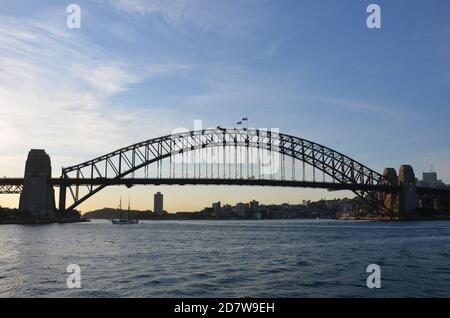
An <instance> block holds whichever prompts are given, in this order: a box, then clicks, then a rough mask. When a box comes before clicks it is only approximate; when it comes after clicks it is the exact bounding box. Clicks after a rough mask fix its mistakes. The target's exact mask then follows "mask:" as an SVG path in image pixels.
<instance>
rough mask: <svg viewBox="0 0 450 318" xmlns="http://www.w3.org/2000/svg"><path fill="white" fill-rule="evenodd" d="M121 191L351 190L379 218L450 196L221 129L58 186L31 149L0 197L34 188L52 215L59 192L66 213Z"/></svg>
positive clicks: (289, 141) (114, 158)
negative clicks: (109, 190) (108, 191)
mask: <svg viewBox="0 0 450 318" xmlns="http://www.w3.org/2000/svg"><path fill="white" fill-rule="evenodd" d="M47 161H48V162H47ZM114 185H125V186H128V187H131V186H134V185H230V186H238V185H239V186H273V187H302V188H322V189H328V190H350V191H353V192H354V193H355V194H356V195H357V196H359V197H361V198H363V199H364V200H366V201H367V203H368V204H369V205H370V206H371V207H372V208H373V209H374V210H375V211H377V212H378V213H393V212H394V211H395V210H405V211H406V210H411V209H413V208H415V207H417V206H418V203H417V202H414V201H417V200H418V199H417V198H418V197H417V196H418V195H425V196H427V195H439V196H449V197H450V189H436V188H425V187H416V185H415V177H414V172H413V171H412V168H411V167H410V166H402V167H401V168H400V170H399V174H398V176H397V173H396V171H395V170H394V169H392V168H387V169H385V171H384V173H383V174H381V173H378V172H376V171H374V170H372V169H370V168H369V167H367V166H365V165H363V164H361V163H360V162H358V161H356V160H354V159H352V158H350V157H348V156H346V155H344V154H342V153H340V152H338V151H335V150H333V149H331V148H328V147H326V146H323V145H320V144H318V143H315V142H312V141H309V140H305V139H303V138H299V137H295V136H291V135H287V134H282V133H278V132H273V131H268V130H259V129H246V128H239V129H237V128H236V129H224V128H220V127H218V128H215V129H203V130H198V131H188V132H182V133H176V134H171V135H166V136H162V137H158V138H153V139H150V140H147V141H144V142H140V143H137V144H133V145H130V146H128V147H124V148H121V149H118V150H116V151H113V152H111V153H108V154H106V155H103V156H100V157H98V158H95V159H93V160H89V161H86V162H83V163H81V164H78V165H74V166H71V167H67V168H63V169H62V174H61V177H60V178H57V179H55V178H52V177H51V168H50V158H49V157H48V156H47V155H46V154H45V152H44V151H43V150H41V151H39V150H32V151H30V154H29V157H28V160H27V167H26V171H25V177H24V178H3V179H0V193H27V189H29V190H28V192H30V193H31V194H30V195H24V196H26V197H27V199H24V201H27V202H28V206H30V204H31V207H32V206H34V205H35V206H36V208H39V209H44V210H45V209H46V208H50V209H51V208H52V206H51V204H49V202H48V201H51V200H52V199H51V198H52V196H54V195H53V187H59V211H60V212H61V211H66V210H73V209H75V208H76V207H77V206H79V205H80V204H81V203H83V202H84V201H86V200H87V199H89V198H90V197H92V196H93V195H94V194H96V193H98V192H99V191H101V190H102V189H104V188H105V187H108V186H114ZM46 186H47V187H48V189H47V190H46V192H45V193H46V196H47V199H46V200H44V201H46V202H44V203H43V202H39V203H38V202H34V201H38V200H39V198H38V197H37V196H38V192H39V190H38V189H41V190H42V188H45V187H46ZM33 188H34V190H32V189H33ZM33 191H34V192H35V194H36V195H35V194H33V193H34V192H33ZM32 192H33V193H32ZM41 192H42V191H41ZM41 196H42V193H41ZM53 201H54V199H53ZM21 202H22V198H21ZM33 202H34V203H36V204H34V203H33ZM33 204H34V205H33ZM42 204H44V206H43V205H42ZM25 205H26V204H25V203H24V206H25ZM53 205H54V203H53ZM67 205H68V207H67Z"/></svg>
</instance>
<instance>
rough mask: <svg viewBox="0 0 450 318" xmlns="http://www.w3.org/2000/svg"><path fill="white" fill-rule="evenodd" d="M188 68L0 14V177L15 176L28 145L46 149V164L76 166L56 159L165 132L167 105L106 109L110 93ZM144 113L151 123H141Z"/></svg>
mask: <svg viewBox="0 0 450 318" xmlns="http://www.w3.org/2000/svg"><path fill="white" fill-rule="evenodd" d="M189 67H190V66H189V65H181V64H170V63H169V64H156V65H150V66H147V67H138V66H137V65H133V64H130V63H127V62H124V61H123V60H121V59H120V58H117V57H114V56H111V55H110V54H108V53H106V52H104V51H103V50H102V48H101V47H99V46H97V45H95V44H94V43H92V42H91V41H90V40H89V39H87V38H85V37H83V36H81V35H78V34H76V33H74V32H71V31H70V30H68V29H66V28H65V25H64V24H62V25H61V24H57V23H56V22H55V23H52V22H51V21H41V20H32V19H16V18H11V17H5V16H0V69H1V72H0V149H2V150H1V151H2V156H0V174H8V175H11V174H19V173H22V169H23V164H24V162H23V159H24V157H25V156H26V152H27V151H28V149H30V148H38V147H41V148H46V149H47V150H48V151H49V152H53V155H54V156H53V158H54V165H55V166H61V165H63V164H64V165H68V164H71V163H76V162H63V157H64V156H69V155H70V156H71V157H72V160H77V157H80V158H83V159H88V158H86V156H89V155H91V154H101V153H102V152H105V151H110V150H113V149H114V148H115V147H117V146H120V145H125V143H129V142H133V141H137V139H138V138H147V137H150V136H152V135H154V134H156V133H160V132H161V131H164V130H168V129H172V127H173V126H172V125H171V124H170V122H172V118H173V116H172V114H170V110H161V108H159V109H147V110H140V111H130V110H127V109H126V107H114V108H113V107H110V106H109V102H110V98H111V97H113V96H116V95H118V94H120V93H121V92H124V91H126V90H127V89H129V88H130V87H131V86H132V85H133V84H136V83H139V82H141V81H143V80H145V79H148V78H150V77H153V76H162V75H166V74H172V73H175V72H179V71H180V70H187V69H189ZM116 106H117V105H116ZM119 106H120V105H119ZM122 106H126V105H122ZM149 118H158V120H157V121H153V124H152V126H151V127H148V125H147V121H148V119H149ZM141 127H146V130H145V131H142V128H141ZM144 134H145V137H144ZM8 158H9V159H8ZM11 158H20V160H11Z"/></svg>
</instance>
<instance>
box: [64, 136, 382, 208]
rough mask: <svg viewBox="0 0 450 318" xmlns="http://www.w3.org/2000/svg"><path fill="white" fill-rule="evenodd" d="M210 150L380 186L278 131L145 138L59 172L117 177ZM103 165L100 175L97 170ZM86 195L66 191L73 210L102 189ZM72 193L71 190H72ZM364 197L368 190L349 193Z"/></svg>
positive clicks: (347, 163)
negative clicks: (264, 155)
mask: <svg viewBox="0 0 450 318" xmlns="http://www.w3.org/2000/svg"><path fill="white" fill-rule="evenodd" d="M211 147H250V148H258V149H263V150H269V151H273V152H277V153H280V154H284V155H287V156H290V157H293V158H294V159H296V160H300V161H302V162H305V163H306V164H309V165H310V166H312V167H313V168H314V169H318V170H320V171H322V172H323V173H324V174H326V175H328V176H330V177H331V178H332V179H333V180H334V181H336V182H340V183H344V184H355V183H359V184H366V185H380V184H381V183H382V182H383V176H382V175H381V174H379V173H378V172H376V171H374V170H372V169H370V168H368V167H366V166H365V165H363V164H361V163H359V162H358V161H356V160H354V159H352V158H350V157H348V156H345V155H344V154H342V153H340V152H338V151H335V150H333V149H331V148H328V147H325V146H323V145H320V144H317V143H314V142H312V141H309V140H305V139H302V138H299V137H294V136H290V135H286V134H281V133H278V132H272V131H266V130H258V129H245V128H240V129H223V128H217V129H204V130H198V131H190V132H184V133H177V134H173V135H167V136H163V137H158V138H154V139H150V140H147V141H144V142H140V143H137V144H134V145H130V146H128V147H125V148H121V149H118V150H116V151H114V152H111V153H109V154H106V155H103V156H101V157H98V158H95V159H93V160H89V161H86V162H84V163H81V164H78V165H75V166H72V167H67V168H63V170H62V182H64V179H66V180H67V179H71V178H77V179H79V178H82V179H94V178H111V179H115V178H123V177H125V176H127V175H130V174H132V173H134V172H135V171H137V170H139V169H141V168H148V166H149V165H151V164H152V163H155V162H159V161H162V160H163V159H165V158H168V157H170V156H174V155H177V154H183V153H186V152H189V151H193V150H197V149H204V148H211ZM99 166H103V170H102V169H100V168H99ZM86 187H87V194H86V195H84V196H82V197H80V196H79V186H78V185H76V186H69V187H68V188H69V191H70V193H71V195H72V199H73V201H74V202H73V204H72V205H71V206H70V207H69V209H73V208H75V207H76V206H77V205H79V204H80V203H82V202H84V201H85V200H86V199H88V198H89V197H90V196H92V195H93V194H95V193H97V192H98V191H100V190H101V189H103V188H104V187H105V186H104V185H102V186H97V187H95V188H94V185H87V186H86ZM73 188H75V190H74V189H73ZM354 192H355V193H356V194H357V195H358V196H360V197H365V196H366V195H367V194H369V195H373V194H371V193H369V192H368V191H354Z"/></svg>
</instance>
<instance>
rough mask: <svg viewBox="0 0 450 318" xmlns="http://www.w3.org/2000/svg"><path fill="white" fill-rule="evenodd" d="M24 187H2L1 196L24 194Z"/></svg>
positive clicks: (7, 185)
mask: <svg viewBox="0 0 450 318" xmlns="http://www.w3.org/2000/svg"><path fill="white" fill-rule="evenodd" d="M22 190H23V186H22V185H16V184H4V185H0V194H19V193H22Z"/></svg>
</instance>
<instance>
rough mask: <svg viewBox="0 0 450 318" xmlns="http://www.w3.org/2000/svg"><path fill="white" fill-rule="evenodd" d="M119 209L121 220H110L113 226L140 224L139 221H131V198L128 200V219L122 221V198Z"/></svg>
mask: <svg viewBox="0 0 450 318" xmlns="http://www.w3.org/2000/svg"><path fill="white" fill-rule="evenodd" d="M119 209H120V215H119V218H118V219H113V220H110V221H111V222H112V224H116V225H129V224H139V220H130V199H129V198H128V213H127V218H126V219H122V198H120V204H119Z"/></svg>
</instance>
